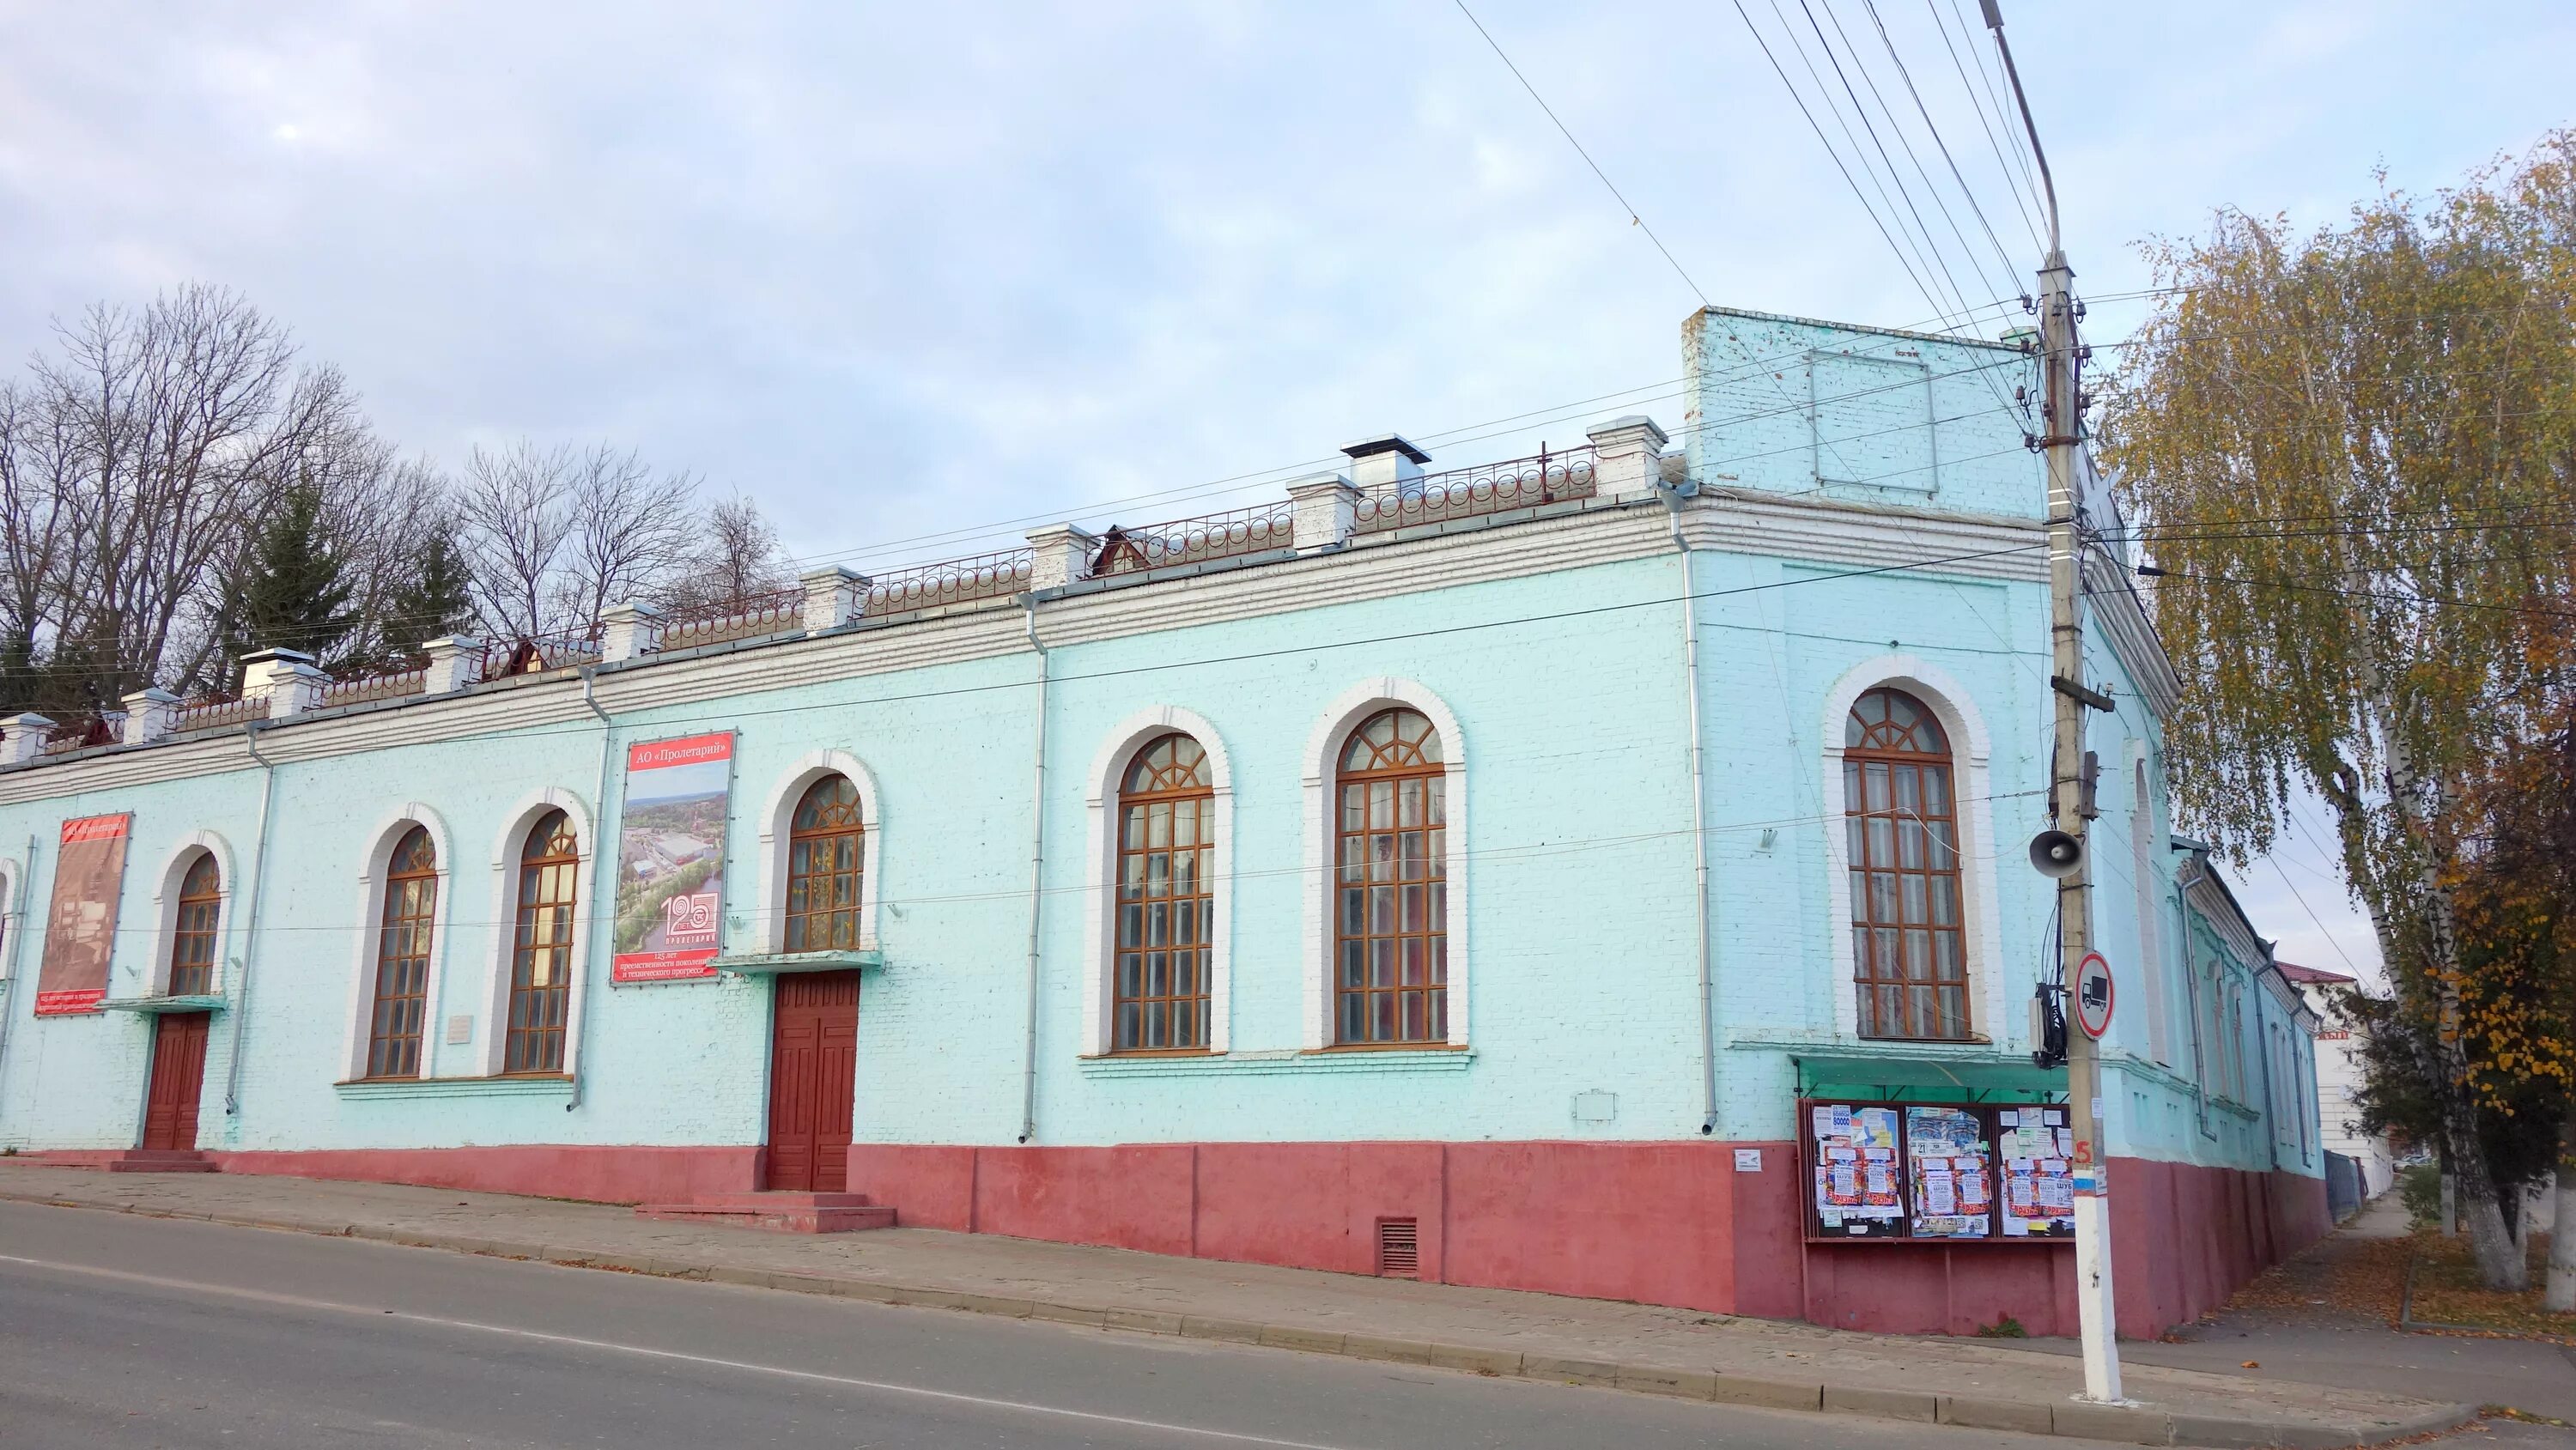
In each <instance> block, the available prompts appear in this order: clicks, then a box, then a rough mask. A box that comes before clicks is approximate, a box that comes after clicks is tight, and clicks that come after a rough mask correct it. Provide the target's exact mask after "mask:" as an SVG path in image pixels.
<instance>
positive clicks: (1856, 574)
mask: <svg viewBox="0 0 2576 1450" xmlns="http://www.w3.org/2000/svg"><path fill="white" fill-rule="evenodd" d="M2046 547H2047V545H2046V544H2045V543H2044V542H2042V541H2039V540H2033V541H2031V542H2029V543H2026V544H2013V545H2009V546H2006V547H2004V548H1999V549H1976V550H1969V551H1966V552H1963V553H1957V554H1949V555H1944V556H1941V557H1937V558H1931V559H1918V560H1914V561H1912V562H1910V563H1903V564H1878V565H1872V566H1870V567H1868V568H1862V569H1845V570H1838V571H1835V572H1833V573H1829V574H1802V575H1797V576H1793V577H1790V578H1786V579H1773V580H1767V581H1765V582H1762V583H1759V584H1738V585H1732V586H1729V587H1727V588H1723V589H1704V590H1699V591H1697V592H1694V593H1691V594H1687V595H1683V596H1681V598H1686V599H1692V600H1700V599H1726V598H1733V597H1736V596H1739V595H1746V594H1761V593H1767V592H1769V591H1771V590H1774V589H1789V588H1796V587H1799V586H1802V585H1809V584H1831V583H1836V582H1839V581H1841V580H1845V579H1864V578H1874V577H1877V576H1879V575H1885V574H1911V573H1915V572H1918V571H1929V570H1932V569H1936V568H1938V567H1940V566H1941V565H1944V564H1966V563H1973V562H1977V561H1980V560H1986V559H2001V558H2008V557H2010V556H2012V555H2016V554H2028V553H2032V552H2035V551H2038V550H2042V549H2045V548H2046ZM1676 602H1677V601H1676V599H1675V596H1673V595H1670V594H1659V595H1656V596H1655V597H1653V598H1651V599H1634V600H1622V601H1619V602H1617V603H1611V604H1593V605H1585V606H1582V607H1580V608H1574V609H1559V610H1544V611H1541V612H1539V613H1535V614H1524V615H1515V616H1511V617H1508V618H1500V619H1478V620H1470V621H1467V622H1466V623H1463V624H1452V625H1442V626H1438V627H1434V628H1428V629H1412V630H1398V631H1395V632H1393V633H1388V634H1378V635H1369V636H1362V637H1354V638H1348V639H1328V640H1325V641H1323V642H1321V643H1318V644H1296V645H1280V646H1276V647H1273V648H1270V649H1260V650H1247V651H1244V652H1241V653H1238V654H1231V655H1214V656H1207V657H1203V658H1198V659H1183V660H1163V661H1156V662H1154V663H1150V664H1141V665H1125V666H1120V667H1117V668H1114V669H1103V670H1092V671H1089V672H1085V673H1080V674H1051V675H1049V676H1048V681H1049V683H1050V684H1059V685H1060V684H1068V683H1074V682H1079V681H1086V680H1110V679H1124V678H1127V677H1129V676H1133V675H1148V674H1156V673H1160V672H1163V671H1167V670H1180V669H1205V668H1211V667H1214V666H1218V665H1234V664H1251V663H1257V662H1260V661H1263V660H1273V659H1282V658H1286V657H1289V656H1294V655H1305V654H1312V653H1315V652H1317V651H1320V650H1327V649H1359V648H1367V647H1373V646H1379V645H1390V644H1402V643H1410V642H1416V641H1420V640H1426V639H1439V638H1444V637H1447V636H1452V635H1463V634H1474V633H1478V632H1480V631H1484V630H1490V629H1509V628H1515V627H1518V626H1522V625H1531V624H1549V623H1556V622H1561V621H1564V620H1569V619H1586V618H1592V617H1595V616H1599V615H1605V614H1617V613H1621V612H1624V611H1627V610H1631V609H1669V608H1671V607H1672V606H1673V604H1674V603H1676ZM1926 648H1933V649H1937V648H1939V646H1937V645H1933V646H1926ZM1036 685H1037V681H1036V680H1035V679H1027V680H998V681H991V682H987V683H983V684H973V685H952V686H947V687H944V688H941V689H932V690H916V691H911V692H908V693H903V694H895V695H880V696H876V697H873V698H870V699H865V700H830V701H815V702H811V703H807V704H798V705H772V706H725V707H723V709H722V712H721V713H719V714H705V715H657V716H656V717H655V719H654V721H653V725H654V727H655V728H658V727H660V726H662V725H668V724H678V723H683V722H690V721H719V722H720V721H724V720H743V719H754V718H759V717H765V716H770V715H798V714H804V713H807V712H809V711H814V710H843V711H846V710H856V709H863V708H866V707H868V706H873V705H896V704H911V703H915V702H918V701H922V700H941V699H953V698H958V697H961V696H971V695H984V694H992V693H996V692H1000V691H1007V690H1022V689H1032V688H1035V687H1036ZM598 730H599V726H598V724H597V723H596V722H594V721H584V722H583V723H582V724H580V725H578V726H575V727H573V728H570V729H564V730H553V729H547V728H543V727H538V728H533V729H524V730H507V729H506V727H505V728H504V731H503V732H502V733H505V734H506V736H507V738H508V739H510V740H512V741H519V740H534V739H545V738H548V737H551V736H557V735H579V736H585V737H586V736H590V735H594V734H596V733H598Z"/></svg>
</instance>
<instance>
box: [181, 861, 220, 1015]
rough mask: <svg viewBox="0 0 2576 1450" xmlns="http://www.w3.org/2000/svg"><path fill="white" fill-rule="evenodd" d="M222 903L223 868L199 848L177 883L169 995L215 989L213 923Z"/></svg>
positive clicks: (189, 993)
mask: <svg viewBox="0 0 2576 1450" xmlns="http://www.w3.org/2000/svg"><path fill="white" fill-rule="evenodd" d="M223 905H224V873H223V868H222V867H220V866H217V865H216V864H215V855H214V853H213V852H212V851H206V852H201V853H200V854H199V855H198V857H197V859H196V860H195V861H194V862H193V863H191V864H190V865H189V867H188V875H187V877H186V879H184V880H182V881H181V882H180V883H179V916H178V919H177V921H176V922H175V923H174V924H173V925H172V927H171V931H170V995H171V996H173V997H194V996H196V995H198V994H199V993H202V992H210V991H212V990H214V985H215V923H216V918H217V917H218V916H219V915H220V914H221V913H222V911H223Z"/></svg>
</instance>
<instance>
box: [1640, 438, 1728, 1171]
mask: <svg viewBox="0 0 2576 1450" xmlns="http://www.w3.org/2000/svg"><path fill="white" fill-rule="evenodd" d="M1698 492H1699V485H1698V484H1697V483H1696V482H1688V481H1685V482H1683V483H1680V484H1666V483H1663V482H1661V481H1660V480H1659V481H1657V483H1656V484H1655V493H1656V494H1657V496H1659V497H1661V498H1662V499H1663V501H1664V508H1665V510H1666V511H1667V512H1668V514H1669V515H1670V517H1671V520H1672V526H1673V548H1674V550H1675V553H1676V557H1678V558H1679V559H1680V560H1681V566H1682V571H1681V572H1682V585H1681V596H1680V604H1681V607H1682V675H1683V679H1684V682H1685V683H1686V684H1687V685H1688V686H1689V688H1690V779H1691V857H1692V861H1693V863H1694V867H1695V876H1694V879H1695V880H1696V881H1697V883H1698V887H1699V910H1698V912H1697V913H1696V916H1697V921H1698V927H1699V1065H1700V1120H1699V1131H1700V1136H1702V1137H1713V1136H1715V1135H1716V1133H1717V981H1716V974H1715V972H1714V971H1713V969H1712V963H1711V960H1710V950H1709V937H1710V934H1711V932H1712V931H1713V930H1714V926H1713V923H1712V921H1711V917H1712V916H1713V915H1714V914H1715V912H1716V908H1715V907H1714V906H1712V905H1710V903H1709V896H1708V819H1707V817H1708V786H1707V775H1706V769H1705V766H1704V765H1703V764H1702V762H1701V758H1700V757H1701V753H1702V749H1703V746H1702V742H1701V739H1700V724H1699V606H1698V604H1697V603H1696V602H1695V601H1694V600H1693V599H1692V598H1691V594H1692V589H1691V547H1690V537H1689V536H1688V535H1686V534H1684V533H1683V532H1682V500H1684V499H1687V498H1690V497H1692V496H1693V495H1695V494H1697V493H1698Z"/></svg>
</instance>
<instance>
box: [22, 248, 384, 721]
mask: <svg viewBox="0 0 2576 1450" xmlns="http://www.w3.org/2000/svg"><path fill="white" fill-rule="evenodd" d="M55 333H56V342H57V350H56V352H55V353H53V354H51V355H46V356H40V357H39V358H37V360H36V362H35V365H34V373H35V376H34V380H33V383H32V387H31V392H32V394H33V398H34V402H35V405H36V406H37V407H39V408H40V409H42V410H43V411H44V412H45V413H46V414H48V415H49V417H48V418H47V420H46V423H45V425H44V426H45V431H46V432H47V434H48V436H50V437H52V438H55V439H58V440H59V443H60V450H61V451H60V454H59V466H58V467H57V468H56V469H55V475H56V479H57V482H56V492H55V497H56V500H57V501H58V503H59V505H60V507H61V509H62V511H63V516H64V522H65V523H66V525H67V527H68V538H69V545H68V547H67V548H66V549H65V550H63V552H62V553H61V554H60V555H59V556H58V557H57V559H56V560H55V561H54V580H53V584H54V590H55V593H56V596H57V599H58V600H59V604H60V610H61V614H60V617H59V619H58V620H57V621H56V622H55V631H56V632H55V635H54V639H53V649H52V655H53V659H52V670H51V673H52V674H53V675H54V676H55V677H56V679H57V680H58V681H59V682H60V684H61V693H62V695H63V697H64V698H62V699H60V700H58V701H57V702H56V708H58V709H63V708H69V709H82V708H86V709H89V710H102V709H107V708H112V707H113V705H114V704H115V702H116V701H117V699H118V697H119V696H121V695H122V694H124V693H125V692H126V691H128V690H132V689H135V688H137V687H139V686H141V685H144V684H148V683H152V682H154V681H155V680H156V679H162V678H176V679H187V678H202V677H203V676H204V675H205V674H206V673H207V672H208V667H209V663H210V653H211V650H212V646H211V637H212V632H211V631H209V630H207V629H205V628H204V627H203V626H204V613H205V606H206V598H207V594H208V590H209V586H210V585H211V584H212V582H213V581H214V579H215V577H216V575H217V573H218V571H219V569H220V568H221V566H222V565H224V564H225V563H227V562H229V560H230V556H231V555H232V553H233V551H235V550H237V549H238V547H239V544H240V540H241V538H242V537H243V531H244V527H245V524H246V522H247V521H248V520H250V519H253V518H255V517H257V516H258V515H259V514H260V513H261V512H262V510H263V509H264V507H265V506H266V504H267V503H268V502H269V501H270V500H272V499H274V498H275V497H276V496H277V495H278V493H279V491H280V490H281V489H282V488H283V487H284V486H285V484H286V482H287V481H288V480H289V479H291V478H292V477H294V476H296V474H297V472H298V471H299V470H301V469H307V468H311V467H315V466H317V464H316V462H315V460H316V459H317V457H325V456H328V455H330V454H332V453H333V452H335V451H336V450H340V449H344V448H347V447H350V446H353V442H354V440H357V439H360V438H361V437H362V436H363V435H364V433H365V424H364V420H363V419H361V418H360V417H359V416H358V414H357V399H356V395H355V394H354V393H353V392H351V390H350V389H349V387H348V385H347V383H346V381H345V380H344V379H343V378H342V377H341V376H340V375H339V373H338V372H336V371H334V370H332V369H330V368H312V369H305V370H301V371H299V370H298V369H297V368H296V366H295V352H294V348H293V346H292V344H291V343H290V341H289V340H288V337H287V334H286V331H285V329H284V328H282V327H280V326H279V325H278V324H276V323H274V322H272V321H270V320H269V319H268V318H267V317H265V316H263V315H262V314H261V313H260V312H259V310H258V309H256V308H254V307H252V306H251V305H250V304H249V303H248V302H246V301H244V300H243V299H242V298H241V297H239V296H238V295H236V294H234V293H232V292H230V291H227V290H225V289H222V288H216V287H205V286H197V285H190V286H187V287H182V288H180V289H178V290H176V291H173V292H169V293H165V294H163V295H162V296H160V297H158V298H156V299H154V300H153V301H152V302H151V303H150V304H149V305H148V306H146V307H144V308H142V309H141V310H140V311H129V310H127V309H124V308H119V307H110V306H104V305H102V306H97V307H93V308H91V309H90V310H89V311H87V312H86V313H84V314H82V315H81V316H80V317H79V318H78V319H76V320H75V321H73V322H70V323H65V324H58V325H57V327H56V329H55ZM174 643H176V644H178V645H180V646H181V648H180V649H179V651H178V652H177V655H176V656H175V657H174V653H173V645H174Z"/></svg>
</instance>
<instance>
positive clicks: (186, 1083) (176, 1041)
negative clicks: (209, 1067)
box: [143, 1012, 214, 1150]
mask: <svg viewBox="0 0 2576 1450" xmlns="http://www.w3.org/2000/svg"><path fill="white" fill-rule="evenodd" d="M213 1020H214V1019H213V1017H212V1016H211V1015H210V1014H208V1013H204V1012H170V1013H165V1014H163V1015H162V1016H160V1017H157V1018H154V1019H153V1028H152V1085H151V1088H150V1091H149V1093H148V1094H147V1096H146V1097H145V1098H144V1101H143V1146H144V1147H146V1148H176V1149H181V1150H193V1149H194V1148H195V1147H196V1146H197V1099H198V1098H199V1097H200V1096H202V1095H203V1094H204V1092H205V1090H206V1027H207V1025H208V1024H209V1023H211V1022H212V1021H213Z"/></svg>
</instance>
